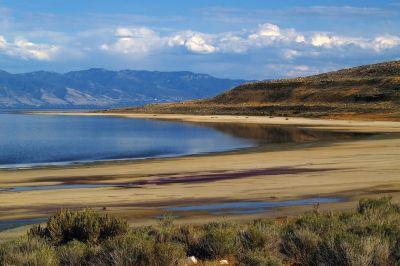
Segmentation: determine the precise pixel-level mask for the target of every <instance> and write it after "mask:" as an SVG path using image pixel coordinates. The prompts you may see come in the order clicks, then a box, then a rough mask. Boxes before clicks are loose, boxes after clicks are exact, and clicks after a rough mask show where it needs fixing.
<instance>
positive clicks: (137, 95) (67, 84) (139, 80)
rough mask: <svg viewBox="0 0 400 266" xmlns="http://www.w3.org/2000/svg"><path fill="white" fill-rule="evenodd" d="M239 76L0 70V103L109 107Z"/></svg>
mask: <svg viewBox="0 0 400 266" xmlns="http://www.w3.org/2000/svg"><path fill="white" fill-rule="evenodd" d="M243 82H245V81H244V80H230V79H219V78H215V77H212V76H210V75H206V74H196V73H192V72H158V71H154V72H152V71H134V70H122V71H109V70H105V69H98V68H94V69H89V70H83V71H74V72H68V73H65V74H60V73H55V72H46V71H37V72H31V73H23V74H10V73H8V72H5V71H0V108H8V109H10V108H111V107H121V106H135V105H142V104H148V103H154V102H169V101H182V100H188V99H198V98H204V97H211V96H215V95H217V94H218V93H221V92H223V91H224V90H226V89H229V88H232V87H234V86H237V85H239V84H241V83H243Z"/></svg>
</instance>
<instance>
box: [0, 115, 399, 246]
mask: <svg viewBox="0 0 400 266" xmlns="http://www.w3.org/2000/svg"><path fill="white" fill-rule="evenodd" d="M68 115H70V114H68ZM74 115H101V114H93V113H89V114H86V113H79V114H76V113H75V114H74ZM107 115H108V114H107ZM113 115H118V116H126V117H128V118H129V117H137V118H149V119H154V118H155V119H164V120H168V119H171V120H181V121H187V122H191V123H193V122H196V123H199V122H200V123H209V122H219V123H254V124H257V123H258V124H271V125H272V124H274V125H276V124H278V125H280V124H283V125H298V126H302V127H313V128H319V129H328V130H343V131H351V132H372V133H374V132H383V133H385V132H388V133H392V134H393V133H400V123H399V122H386V121H385V122H371V121H368V122H363V121H343V120H316V119H303V118H288V119H286V118H268V117H238V116H187V115H144V114H139V115H133V114H128V115H125V114H113ZM399 162H400V137H397V135H390V137H386V136H381V137H379V138H369V139H361V140H355V141H345V142H338V143H332V144H329V145H318V146H312V145H311V146H305V147H302V148H301V149H294V150H290V149H289V150H276V151H271V150H265V149H264V150H263V149H258V150H253V151H252V152H248V151H247V152H231V153H223V154H210V155H203V156H186V157H179V158H163V159H148V160H139V161H127V162H116V163H98V164H93V165H81V166H66V167H48V168H40V169H25V170H0V176H1V178H0V187H1V188H14V187H20V186H27V187H30V186H56V185H63V184H81V183H84V184H102V185H110V186H103V187H96V188H71V189H59V190H51V189H50V190H26V191H20V192H12V191H2V192H0V220H8V219H20V218H34V217H45V216H48V215H50V214H51V213H52V212H54V211H55V210H57V209H59V208H66V207H70V208H81V207H88V206H89V207H94V208H98V209H99V210H102V209H103V208H104V209H105V210H104V211H107V212H110V213H113V214H116V215H120V216H123V217H125V218H128V219H129V221H130V222H132V223H133V224H137V225H141V224H148V223H154V222H155V221H156V220H155V219H154V217H156V216H159V215H162V214H163V213H165V212H166V211H165V208H167V207H171V206H183V205H196V204H207V203H210V204H215V203H227V202H228V203H229V202H238V201H265V202H270V201H272V202H276V201H285V200H292V199H306V198H312V197H343V198H346V199H347V200H346V201H340V202H334V203H326V204H321V207H320V208H321V209H323V210H326V209H342V208H350V207H354V206H355V204H356V201H357V200H358V199H360V198H362V197H380V196H383V195H392V196H393V197H394V198H395V200H399V199H400V163H399ZM312 208H313V206H292V207H291V206H288V207H280V208H275V209H271V210H270V211H268V212H264V213H257V214H248V215H243V214H241V215H227V217H224V218H223V217H215V216H213V215H211V214H210V213H207V212H193V213H190V212H189V213H185V214H184V215H182V217H180V218H178V220H177V222H204V221H208V220H210V219H227V218H229V219H240V220H241V219H249V218H254V217H260V216H268V217H279V216H286V215H296V214H298V213H301V212H304V211H305V210H310V209H312ZM13 232H15V230H14V231H13ZM16 232H18V230H17V231H16ZM4 234H5V233H0V238H1V237H2V235H4ZM8 234H9V232H8Z"/></svg>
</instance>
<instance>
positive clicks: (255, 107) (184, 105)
mask: <svg viewBox="0 0 400 266" xmlns="http://www.w3.org/2000/svg"><path fill="white" fill-rule="evenodd" d="M118 111H119V112H121V111H124V112H146V113H192V114H230V115H232V114H233V115H239V114H241V115H280V116H306V117H332V118H338V117H339V118H344V117H350V116H351V117H360V118H371V119H375V118H379V119H395V120H399V119H400V61H392V62H385V63H379V64H373V65H365V66H359V67H354V68H349V69H343V70H339V71H334V72H329V73H324V74H319V75H314V76H309V77H302V78H293V79H282V80H271V81H258V82H250V83H245V84H242V85H239V86H237V87H236V88H234V89H231V90H229V91H226V92H224V93H222V94H220V95H217V96H215V97H213V98H210V99H205V100H198V101H187V102H181V103H171V104H159V105H147V106H144V107H140V108H128V109H124V110H118Z"/></svg>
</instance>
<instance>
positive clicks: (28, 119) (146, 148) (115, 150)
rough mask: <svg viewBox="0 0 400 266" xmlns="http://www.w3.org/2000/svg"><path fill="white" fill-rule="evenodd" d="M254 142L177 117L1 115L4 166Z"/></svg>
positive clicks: (202, 149) (200, 150) (158, 153)
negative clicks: (159, 119)
mask: <svg viewBox="0 0 400 266" xmlns="http://www.w3.org/2000/svg"><path fill="white" fill-rule="evenodd" d="M253 145H254V141H251V140H248V139H244V138H239V137H234V136H232V135H229V134H227V133H223V132H221V131H218V130H217V129H213V128H209V127H204V126H196V125H191V124H185V123H178V122H163V121H156V120H145V119H126V118H117V117H98V116H90V117H89V116H87V117H83V116H51V115H27V114H4V113H3V114H0V168H14V167H30V166H39V165H50V164H68V163H78V162H92V161H101V160H119V159H140V158H148V157H168V156H180V155H188V154H201V153H209V152H221V151H229V150H235V149H241V148H247V147H251V146H253Z"/></svg>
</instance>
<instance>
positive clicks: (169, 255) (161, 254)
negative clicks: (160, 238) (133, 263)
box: [152, 242, 186, 266]
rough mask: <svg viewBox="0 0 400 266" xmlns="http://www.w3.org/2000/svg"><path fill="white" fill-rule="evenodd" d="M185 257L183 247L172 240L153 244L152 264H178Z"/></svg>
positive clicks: (168, 265) (164, 265)
mask: <svg viewBox="0 0 400 266" xmlns="http://www.w3.org/2000/svg"><path fill="white" fill-rule="evenodd" d="M185 258H186V251H185V247H184V246H182V245H181V244H178V243H174V242H161V243H160V242H158V243H156V244H155V246H154V256H153V259H152V265H159V266H170V265H178V264H179V263H180V262H181V261H183V260H184V259H185Z"/></svg>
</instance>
